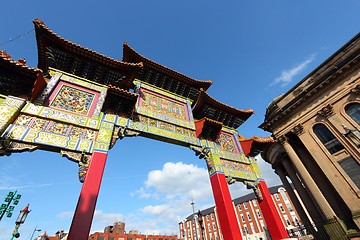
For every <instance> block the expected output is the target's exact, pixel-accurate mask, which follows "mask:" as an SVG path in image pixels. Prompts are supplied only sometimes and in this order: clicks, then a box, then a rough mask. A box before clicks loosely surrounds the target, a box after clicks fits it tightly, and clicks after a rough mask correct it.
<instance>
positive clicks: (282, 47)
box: [0, 0, 360, 239]
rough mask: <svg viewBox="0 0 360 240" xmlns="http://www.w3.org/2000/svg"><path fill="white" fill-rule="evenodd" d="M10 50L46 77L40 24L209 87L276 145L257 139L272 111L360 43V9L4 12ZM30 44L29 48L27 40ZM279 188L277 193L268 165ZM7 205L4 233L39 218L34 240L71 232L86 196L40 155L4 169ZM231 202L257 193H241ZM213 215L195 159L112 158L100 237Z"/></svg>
mask: <svg viewBox="0 0 360 240" xmlns="http://www.w3.org/2000/svg"><path fill="white" fill-rule="evenodd" d="M0 6H1V21H0V27H1V28H0V29H1V31H0V49H2V50H6V51H7V52H8V53H9V54H11V55H12V56H13V58H14V59H18V58H25V59H26V60H27V64H28V65H29V66H32V67H36V65H37V49H36V42H35V34H34V32H33V31H32V29H33V24H32V20H33V19H35V18H40V19H41V20H43V21H44V22H45V24H46V25H47V26H49V27H50V29H52V30H53V31H55V32H56V33H57V34H59V35H60V36H62V37H64V38H65V39H68V40H71V41H72V42H74V43H77V44H80V45H82V46H84V47H87V48H89V49H92V50H95V51H97V52H99V53H102V54H104V55H107V56H109V57H112V58H115V59H119V60H121V59H122V44H123V42H127V43H128V44H129V45H130V46H131V47H133V48H134V49H135V50H136V51H137V52H139V53H140V54H142V55H143V56H145V57H147V58H149V59H152V60H153V61H155V62H158V63H160V64H162V65H165V66H167V67H169V68H172V69H174V70H176V71H178V72H181V73H183V74H185V75H188V76H190V77H193V78H195V79H199V80H208V79H210V80H212V81H213V85H212V86H211V87H210V88H209V90H208V93H209V94H210V95H211V96H212V97H214V98H215V99H217V100H219V101H221V102H223V103H225V104H228V105H231V106H233V107H236V108H238V109H248V108H252V109H254V110H255V115H253V116H252V117H251V118H250V119H249V120H248V121H247V122H246V123H245V124H243V125H242V126H240V128H239V129H238V130H239V132H240V133H241V134H242V135H244V136H245V137H250V136H253V135H257V136H267V135H269V133H266V132H264V131H262V130H261V129H258V128H257V127H258V126H259V125H260V124H261V123H262V121H263V119H264V113H265V110H266V107H267V105H268V104H269V103H270V102H271V100H272V99H274V98H275V97H277V96H278V95H280V94H282V93H284V92H286V91H287V90H289V89H290V88H291V87H292V86H294V84H296V82H298V81H300V80H301V79H302V78H303V77H305V76H306V75H307V74H309V73H310V72H311V71H312V70H313V69H315V68H316V67H317V66H318V65H319V64H321V63H322V62H323V61H324V60H326V59H327V58H328V57H329V56H330V55H332V54H333V53H334V52H335V51H337V50H338V49H339V48H340V47H341V46H342V45H344V44H345V43H346V42H347V41H349V40H350V39H351V38H352V37H353V36H355V35H356V34H357V33H358V31H359V29H360V28H359V24H360V15H359V13H358V11H359V9H360V2H359V1H356V0H348V1H334V0H330V1H329V0H328V1H325V0H318V1H310V0H304V1H285V0H275V1H265V0H258V1H227V0H226V1H213V0H208V1H201V0H198V1H190V0H183V1H171V0H168V1H165V0H152V1H149V0H138V1H110V0H104V1H92V0H89V1H86V2H85V1H68V0H64V1H61V2H51V3H50V2H49V1H22V0H19V1H2V3H1V5H0ZM20 36H21V37H20ZM259 165H260V166H261V168H262V169H263V173H264V176H265V180H266V181H267V183H268V185H269V186H272V185H274V184H277V183H279V182H280V181H279V179H278V178H277V177H276V175H274V174H272V170H271V169H270V168H269V166H268V165H267V164H266V163H264V162H263V161H262V160H259ZM0 172H1V174H0V200H1V199H2V198H3V197H4V196H5V195H6V194H7V192H8V191H10V190H16V189H17V190H18V191H19V192H20V193H21V194H22V198H21V201H20V204H19V206H18V207H16V209H15V213H14V217H13V218H11V219H9V218H3V220H2V221H1V222H0V239H6V238H10V235H11V232H12V229H13V227H14V221H15V218H16V216H17V215H18V212H19V210H20V209H21V208H23V207H24V206H25V205H26V204H27V203H30V209H31V210H32V211H31V213H30V214H29V216H28V219H27V220H26V222H25V224H24V225H23V226H21V228H20V232H21V237H20V239H29V238H30V236H31V234H32V231H33V230H34V228H35V227H36V226H37V227H38V228H40V229H42V230H46V231H47V233H48V234H51V235H53V234H54V233H55V232H56V231H57V230H60V229H62V228H63V229H64V230H65V231H67V230H68V229H69V226H70V223H71V219H72V214H73V211H74V209H75V206H76V202H77V199H78V195H79V192H80V189H81V184H80V183H79V182H78V180H77V165H76V164H74V163H72V162H70V161H68V160H67V159H65V158H61V157H60V155H59V154H58V153H49V152H43V151H35V152H33V153H22V154H13V155H12V156H10V157H2V158H1V165H0ZM231 192H232V196H233V197H239V196H240V195H241V194H244V193H249V191H247V190H245V189H244V187H243V186H242V185H241V184H235V185H232V186H231ZM192 199H193V200H194V202H195V208H196V209H202V208H204V207H208V206H212V205H213V198H212V193H211V188H210V183H209V179H208V175H207V171H206V170H205V163H204V162H203V161H202V160H199V159H197V158H196V157H195V155H194V153H193V152H192V151H191V150H189V149H186V148H182V147H179V146H174V145H171V144H167V143H161V142H156V141H154V140H149V139H144V138H141V137H136V138H125V139H123V140H121V141H118V142H117V143H116V145H115V147H114V148H113V149H112V150H111V151H110V153H109V157H108V160H107V166H106V169H105V173H104V179H103V182H102V186H101V190H100V195H99V198H98V204H97V207H96V212H95V217H94V221H93V226H92V230H91V231H102V230H103V228H104V227H105V226H107V225H111V224H112V223H113V222H114V221H117V220H121V221H125V222H126V230H127V231H129V230H132V229H138V230H139V231H140V232H143V233H149V234H151V233H163V234H171V233H174V234H177V233H178V225H177V223H178V222H179V221H180V220H182V219H183V218H184V217H186V216H188V215H189V214H191V213H192V209H191V205H190V202H191V200H192Z"/></svg>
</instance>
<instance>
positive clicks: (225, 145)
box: [217, 132, 238, 154]
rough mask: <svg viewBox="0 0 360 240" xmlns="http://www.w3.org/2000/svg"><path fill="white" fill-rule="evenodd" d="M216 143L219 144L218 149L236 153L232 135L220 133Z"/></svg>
mask: <svg viewBox="0 0 360 240" xmlns="http://www.w3.org/2000/svg"><path fill="white" fill-rule="evenodd" d="M217 143H218V144H219V145H220V149H221V150H222V151H225V152H230V153H234V154H237V153H238V150H237V147H236V145H235V144H236V143H235V140H234V136H233V135H230V134H226V133H223V132H222V133H221V134H220V137H219V138H218V140H217Z"/></svg>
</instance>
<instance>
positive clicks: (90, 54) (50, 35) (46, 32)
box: [33, 19, 142, 71]
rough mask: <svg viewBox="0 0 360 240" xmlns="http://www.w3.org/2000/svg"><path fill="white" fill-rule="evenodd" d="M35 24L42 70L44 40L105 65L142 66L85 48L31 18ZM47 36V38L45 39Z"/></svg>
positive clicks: (129, 68)
mask: <svg viewBox="0 0 360 240" xmlns="http://www.w3.org/2000/svg"><path fill="white" fill-rule="evenodd" d="M33 23H34V25H35V34H36V41H37V45H38V68H40V69H42V70H43V71H45V70H46V56H45V53H46V51H45V50H46V49H44V48H45V47H46V43H45V41H46V40H47V41H51V42H53V43H54V44H57V45H59V46H61V47H63V48H65V49H66V50H68V51H70V52H72V53H74V54H77V55H79V56H82V57H84V58H89V59H91V60H93V61H95V62H99V63H102V64H104V65H107V66H109V67H111V68H123V69H124V68H125V69H128V70H138V71H139V70H140V69H141V68H142V64H141V63H127V62H122V61H119V60H115V59H113V58H110V57H107V56H105V55H103V54H100V53H98V52H96V51H93V50H90V49H88V48H85V47H83V46H81V45H79V44H75V43H73V42H71V41H69V40H66V39H64V38H62V37H60V36H59V35H57V34H56V33H55V32H54V31H52V30H51V29H50V28H48V27H47V26H46V25H45V24H44V22H43V21H41V20H40V19H35V20H33ZM46 38H47V39H46Z"/></svg>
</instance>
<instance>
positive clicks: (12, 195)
mask: <svg viewBox="0 0 360 240" xmlns="http://www.w3.org/2000/svg"><path fill="white" fill-rule="evenodd" d="M16 193H17V190H16V191H15V192H9V193H8V194H7V195H6V197H5V203H3V204H1V205H0V221H1V219H2V218H3V216H4V215H5V214H6V217H8V218H10V217H11V216H12V212H13V211H14V209H15V206H10V204H14V205H18V203H19V200H20V198H21V195H20V194H16Z"/></svg>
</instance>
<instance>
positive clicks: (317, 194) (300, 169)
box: [279, 136, 336, 220]
mask: <svg viewBox="0 0 360 240" xmlns="http://www.w3.org/2000/svg"><path fill="white" fill-rule="evenodd" d="M279 140H280V143H281V144H282V145H283V147H284V149H285V151H286V152H287V154H288V156H289V158H290V160H291V162H292V163H293V164H294V166H295V168H296V171H297V173H298V174H299V175H300V176H301V179H302V180H303V181H304V183H305V185H306V187H307V188H308V189H309V191H310V192H311V194H312V195H313V197H314V198H315V200H316V202H317V203H318V205H319V207H320V209H321V211H322V213H323V214H324V216H325V218H326V220H330V219H333V218H334V217H335V216H336V214H335V212H334V211H333V209H332V208H331V206H330V204H329V203H328V202H327V201H326V198H325V197H324V195H323V194H322V193H321V191H320V189H319V188H318V187H317V185H316V183H315V181H314V180H313V179H312V177H311V175H310V174H309V172H308V171H307V170H306V168H305V166H304V165H303V163H302V162H301V160H300V158H299V157H298V155H297V154H296V152H295V151H294V149H293V148H292V147H291V146H290V144H289V143H288V142H287V141H286V137H285V136H283V137H281V138H280V139H279Z"/></svg>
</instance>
